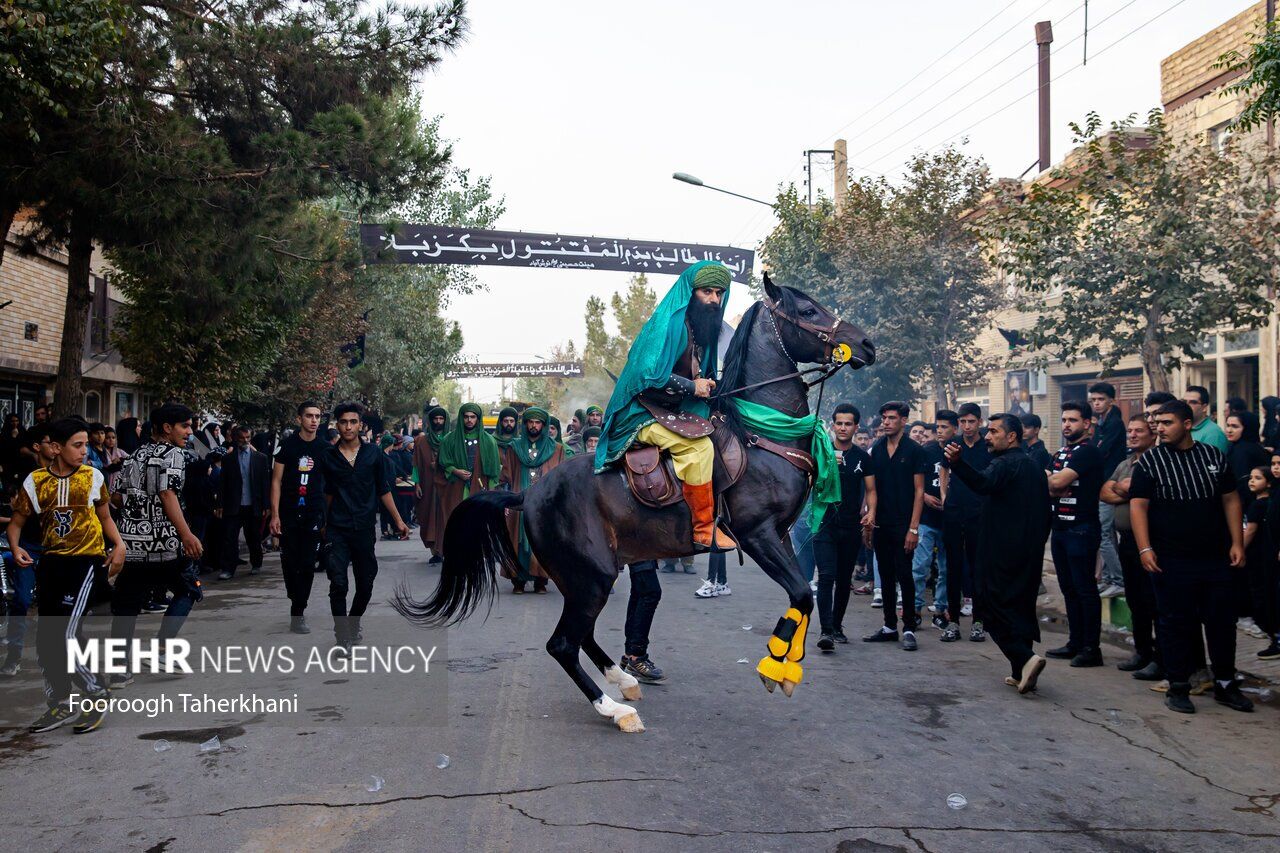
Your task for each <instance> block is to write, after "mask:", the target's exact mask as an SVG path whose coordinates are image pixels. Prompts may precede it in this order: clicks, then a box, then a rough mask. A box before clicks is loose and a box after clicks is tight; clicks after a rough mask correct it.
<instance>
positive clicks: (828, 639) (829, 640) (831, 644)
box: [818, 634, 836, 652]
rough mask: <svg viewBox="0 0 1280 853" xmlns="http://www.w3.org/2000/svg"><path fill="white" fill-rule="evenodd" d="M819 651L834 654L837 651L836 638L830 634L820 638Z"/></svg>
mask: <svg viewBox="0 0 1280 853" xmlns="http://www.w3.org/2000/svg"><path fill="white" fill-rule="evenodd" d="M818 649H819V650H820V651H823V652H834V651H835V650H836V638H835V637H833V636H831V635H830V634H823V635H822V636H821V637H819V638H818Z"/></svg>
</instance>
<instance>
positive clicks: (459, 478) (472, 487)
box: [436, 403, 502, 545]
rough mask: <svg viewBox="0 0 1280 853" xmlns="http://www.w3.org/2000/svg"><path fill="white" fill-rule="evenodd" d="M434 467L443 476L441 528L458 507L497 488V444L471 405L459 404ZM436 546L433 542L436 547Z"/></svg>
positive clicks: (499, 466)
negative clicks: (442, 520)
mask: <svg viewBox="0 0 1280 853" xmlns="http://www.w3.org/2000/svg"><path fill="white" fill-rule="evenodd" d="M438 464H439V465H440V470H442V471H443V472H444V475H445V486H444V489H443V490H442V491H441V495H440V502H441V509H442V511H443V514H444V521H445V524H448V523H449V516H450V515H452V514H453V510H454V509H455V508H456V507H457V506H458V504H460V503H462V502H463V501H464V500H466V499H467V498H469V497H471V495H474V494H476V493H477V492H482V491H485V490H487V489H492V488H494V487H495V486H496V485H497V484H498V478H499V477H500V476H501V475H502V456H501V453H500V452H499V448H498V442H497V440H496V439H494V437H493V436H491V435H489V433H488V432H486V431H485V428H484V422H483V420H482V415H481V409H480V407H479V406H478V405H476V404H475V403H463V404H462V406H461V407H460V408H459V409H458V419H457V421H455V422H454V425H453V429H452V430H450V431H449V432H447V433H445V435H444V437H443V438H442V439H441V440H440V456H439V463H438ZM441 538H443V537H441ZM440 542H441V540H440V539H437V540H436V544H437V545H439V544H440Z"/></svg>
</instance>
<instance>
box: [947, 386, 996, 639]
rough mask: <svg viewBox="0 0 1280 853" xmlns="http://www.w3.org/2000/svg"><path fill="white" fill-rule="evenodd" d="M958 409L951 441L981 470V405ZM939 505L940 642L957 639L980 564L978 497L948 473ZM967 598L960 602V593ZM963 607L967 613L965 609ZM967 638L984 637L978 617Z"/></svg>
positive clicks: (984, 461)
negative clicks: (943, 559)
mask: <svg viewBox="0 0 1280 853" xmlns="http://www.w3.org/2000/svg"><path fill="white" fill-rule="evenodd" d="M957 411H958V413H959V424H960V436H959V438H953V439H952V440H951V442H950V443H951V444H958V445H959V446H960V456H961V458H963V459H964V461H965V462H966V463H967V464H968V465H969V467H970V468H972V469H973V470H974V471H977V472H979V473H981V472H982V471H985V470H986V468H987V466H988V465H990V464H991V454H990V452H989V451H988V450H987V443H986V441H985V440H984V439H983V437H982V434H981V432H980V431H979V427H980V426H981V425H982V409H981V407H979V406H978V404H977V403H964V404H962V405H961V406H960V408H959V409H958V410H957ZM945 483H946V489H945V491H946V501H945V505H944V508H943V537H942V538H943V541H945V542H946V546H947V615H948V617H949V619H950V621H949V622H948V624H947V626H946V627H945V628H943V630H942V642H944V643H953V642H955V641H956V640H958V639H960V617H961V616H964V615H972V614H973V612H974V611H973V603H972V598H973V590H974V587H975V586H977V582H976V578H977V576H978V572H979V571H981V567H980V566H979V565H978V531H979V530H980V529H981V526H982V524H981V518H982V500H981V499H980V498H979V497H978V495H977V494H976V493H975V492H974V491H973V489H971V488H969V486H968V485H966V484H965V483H964V482H963V481H961V480H953V479H952V478H951V477H950V476H948V477H947V478H946V480H945ZM962 595H963V597H964V598H969V599H970V601H969V602H963V601H962V600H961V597H962ZM966 608H967V609H968V611H969V612H968V614H966V613H965V610H966ZM969 639H970V640H972V641H973V642H975V643H980V642H982V641H983V640H984V639H986V634H984V633H983V630H982V620H981V619H979V618H978V617H977V616H974V617H973V625H972V627H971V628H970V631H969Z"/></svg>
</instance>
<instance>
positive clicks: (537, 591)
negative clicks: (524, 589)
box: [533, 578, 547, 595]
mask: <svg viewBox="0 0 1280 853" xmlns="http://www.w3.org/2000/svg"><path fill="white" fill-rule="evenodd" d="M533 594H534V595H546V594H547V582H546V581H545V580H543V579H542V578H538V579H537V580H535V581H534V582H533Z"/></svg>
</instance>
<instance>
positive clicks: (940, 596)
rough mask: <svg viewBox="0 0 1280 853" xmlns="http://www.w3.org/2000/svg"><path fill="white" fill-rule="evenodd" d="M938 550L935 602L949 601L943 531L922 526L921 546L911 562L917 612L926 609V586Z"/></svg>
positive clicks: (918, 546) (934, 591)
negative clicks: (935, 549)
mask: <svg viewBox="0 0 1280 853" xmlns="http://www.w3.org/2000/svg"><path fill="white" fill-rule="evenodd" d="M934 548H937V549H938V585H937V586H936V587H934V590H933V600H934V601H946V600H947V552H946V549H944V548H943V547H942V531H941V530H939V529H938V528H936V527H930V526H929V525H927V524H921V525H920V544H919V545H917V546H916V550H915V555H914V556H913V557H912V560H911V574H912V576H913V577H914V578H915V581H916V610H920V609H922V608H923V607H924V585H925V582H926V581H928V580H929V563H930V562H931V561H932V558H933V549H934Z"/></svg>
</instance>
